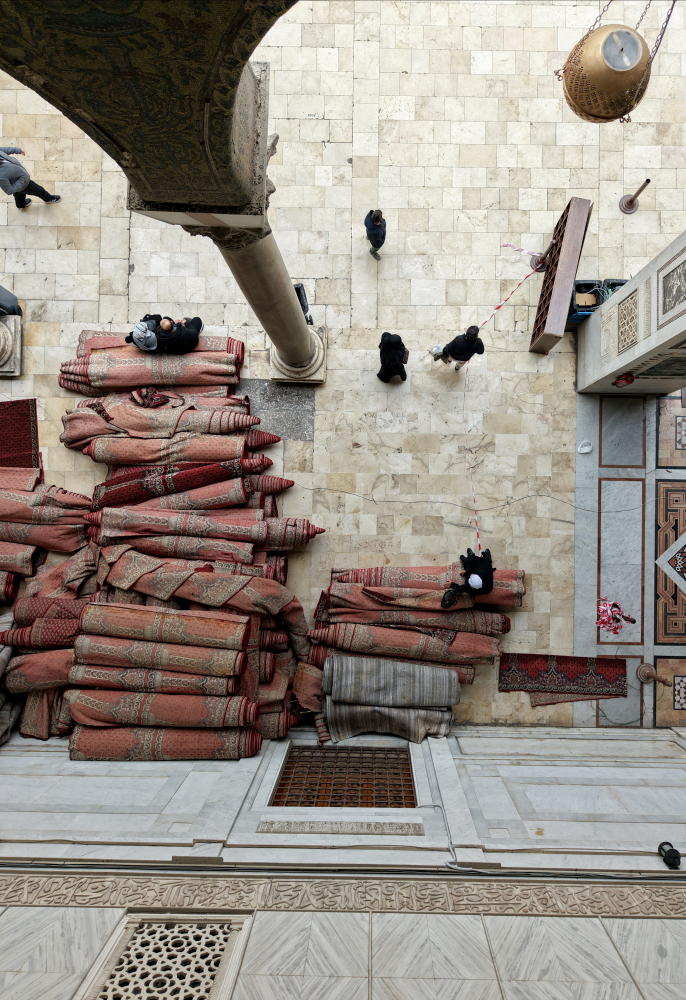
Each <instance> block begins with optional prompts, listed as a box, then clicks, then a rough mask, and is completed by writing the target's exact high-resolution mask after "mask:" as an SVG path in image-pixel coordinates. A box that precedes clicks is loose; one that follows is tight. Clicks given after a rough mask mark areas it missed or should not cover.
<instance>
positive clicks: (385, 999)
mask: <svg viewBox="0 0 686 1000" xmlns="http://www.w3.org/2000/svg"><path fill="white" fill-rule="evenodd" d="M372 1000H436V990H435V988H434V981H433V979H376V978H374V979H372Z"/></svg>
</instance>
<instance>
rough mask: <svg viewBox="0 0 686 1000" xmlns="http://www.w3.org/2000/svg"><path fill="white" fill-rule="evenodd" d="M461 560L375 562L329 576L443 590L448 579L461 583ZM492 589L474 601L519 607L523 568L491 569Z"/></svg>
mask: <svg viewBox="0 0 686 1000" xmlns="http://www.w3.org/2000/svg"><path fill="white" fill-rule="evenodd" d="M461 569H462V565H461V563H449V564H448V565H447V566H376V567H373V568H370V569H332V570H331V580H332V581H335V582H337V583H361V584H363V585H364V586H365V587H412V588H415V589H423V590H441V589H442V590H443V591H445V590H446V588H447V587H449V586H450V584H451V583H461V582H462V577H461V576H460V570H461ZM493 580H494V583H493V590H492V591H491V593H490V594H484V596H483V597H475V598H474V603H475V604H494V605H497V606H500V607H512V608H521V606H522V598H523V597H524V595H525V594H526V587H525V586H524V570H521V569H497V570H495V571H494V573H493Z"/></svg>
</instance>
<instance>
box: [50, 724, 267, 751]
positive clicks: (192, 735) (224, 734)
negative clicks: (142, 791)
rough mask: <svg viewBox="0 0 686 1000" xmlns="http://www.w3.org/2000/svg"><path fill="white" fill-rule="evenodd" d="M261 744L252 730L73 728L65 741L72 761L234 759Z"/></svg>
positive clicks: (135, 727) (256, 733) (131, 727)
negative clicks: (68, 739) (69, 736)
mask: <svg viewBox="0 0 686 1000" xmlns="http://www.w3.org/2000/svg"><path fill="white" fill-rule="evenodd" d="M261 745H262V736H261V735H260V733H258V732H257V730H256V729H156V728H149V727H144V726H121V727H116V728H114V729H105V728H98V727H92V726H80V725H79V726H76V727H75V728H74V732H73V733H72V735H71V739H70V741H69V755H70V757H71V759H72V760H238V759H239V758H241V757H254V756H255V754H256V753H258V752H259V750H260V747H261Z"/></svg>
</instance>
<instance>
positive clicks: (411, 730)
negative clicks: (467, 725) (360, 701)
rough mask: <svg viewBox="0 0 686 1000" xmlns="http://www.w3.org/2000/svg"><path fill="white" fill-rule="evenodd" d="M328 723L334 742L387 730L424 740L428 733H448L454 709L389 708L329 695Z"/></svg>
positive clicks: (389, 732)
mask: <svg viewBox="0 0 686 1000" xmlns="http://www.w3.org/2000/svg"><path fill="white" fill-rule="evenodd" d="M325 719H326V725H327V727H328V730H329V733H330V735H331V739H332V741H333V742H334V743H338V742H339V740H348V739H350V738H351V737H352V736H358V735H359V734H360V733H385V734H387V735H392V736H400V737H401V738H402V739H405V740H409V741H410V742H411V743H421V742H422V740H423V739H424V738H425V737H426V736H447V735H448V733H449V732H450V725H451V722H452V711H451V710H450V709H446V710H444V711H441V710H440V709H437V708H389V707H385V706H381V705H347V704H343V703H342V702H337V701H334V700H333V699H332V698H330V697H329V696H328V695H327V696H326V709H325Z"/></svg>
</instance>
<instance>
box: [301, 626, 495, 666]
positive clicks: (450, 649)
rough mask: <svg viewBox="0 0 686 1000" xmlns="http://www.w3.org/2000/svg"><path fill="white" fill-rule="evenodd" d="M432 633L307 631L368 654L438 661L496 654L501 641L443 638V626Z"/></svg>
mask: <svg viewBox="0 0 686 1000" xmlns="http://www.w3.org/2000/svg"><path fill="white" fill-rule="evenodd" d="M435 633H436V634H435V635H426V634H424V633H421V632H409V631H406V630H404V629H386V628H382V627H380V626H375V625H328V626H319V627H316V628H313V629H310V631H309V632H308V633H307V636H308V638H309V639H310V640H311V641H312V642H314V643H321V644H322V645H326V646H333V647H334V648H335V649H344V650H350V651H351V652H354V653H361V654H363V655H367V656H392V657H394V658H397V659H405V660H435V661H438V662H439V663H460V662H469V661H471V660H474V659H477V660H482V661H483V660H484V659H488V660H489V662H490V659H491V658H492V657H494V656H498V655H499V653H500V643H499V642H498V640H497V639H494V638H493V637H492V636H487V635H472V634H471V633H469V632H455V633H452V632H449V633H447V635H448V636H452V639H450V640H449V641H447V642H446V641H445V638H444V636H443V635H442V630H438V629H436V630H435Z"/></svg>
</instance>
